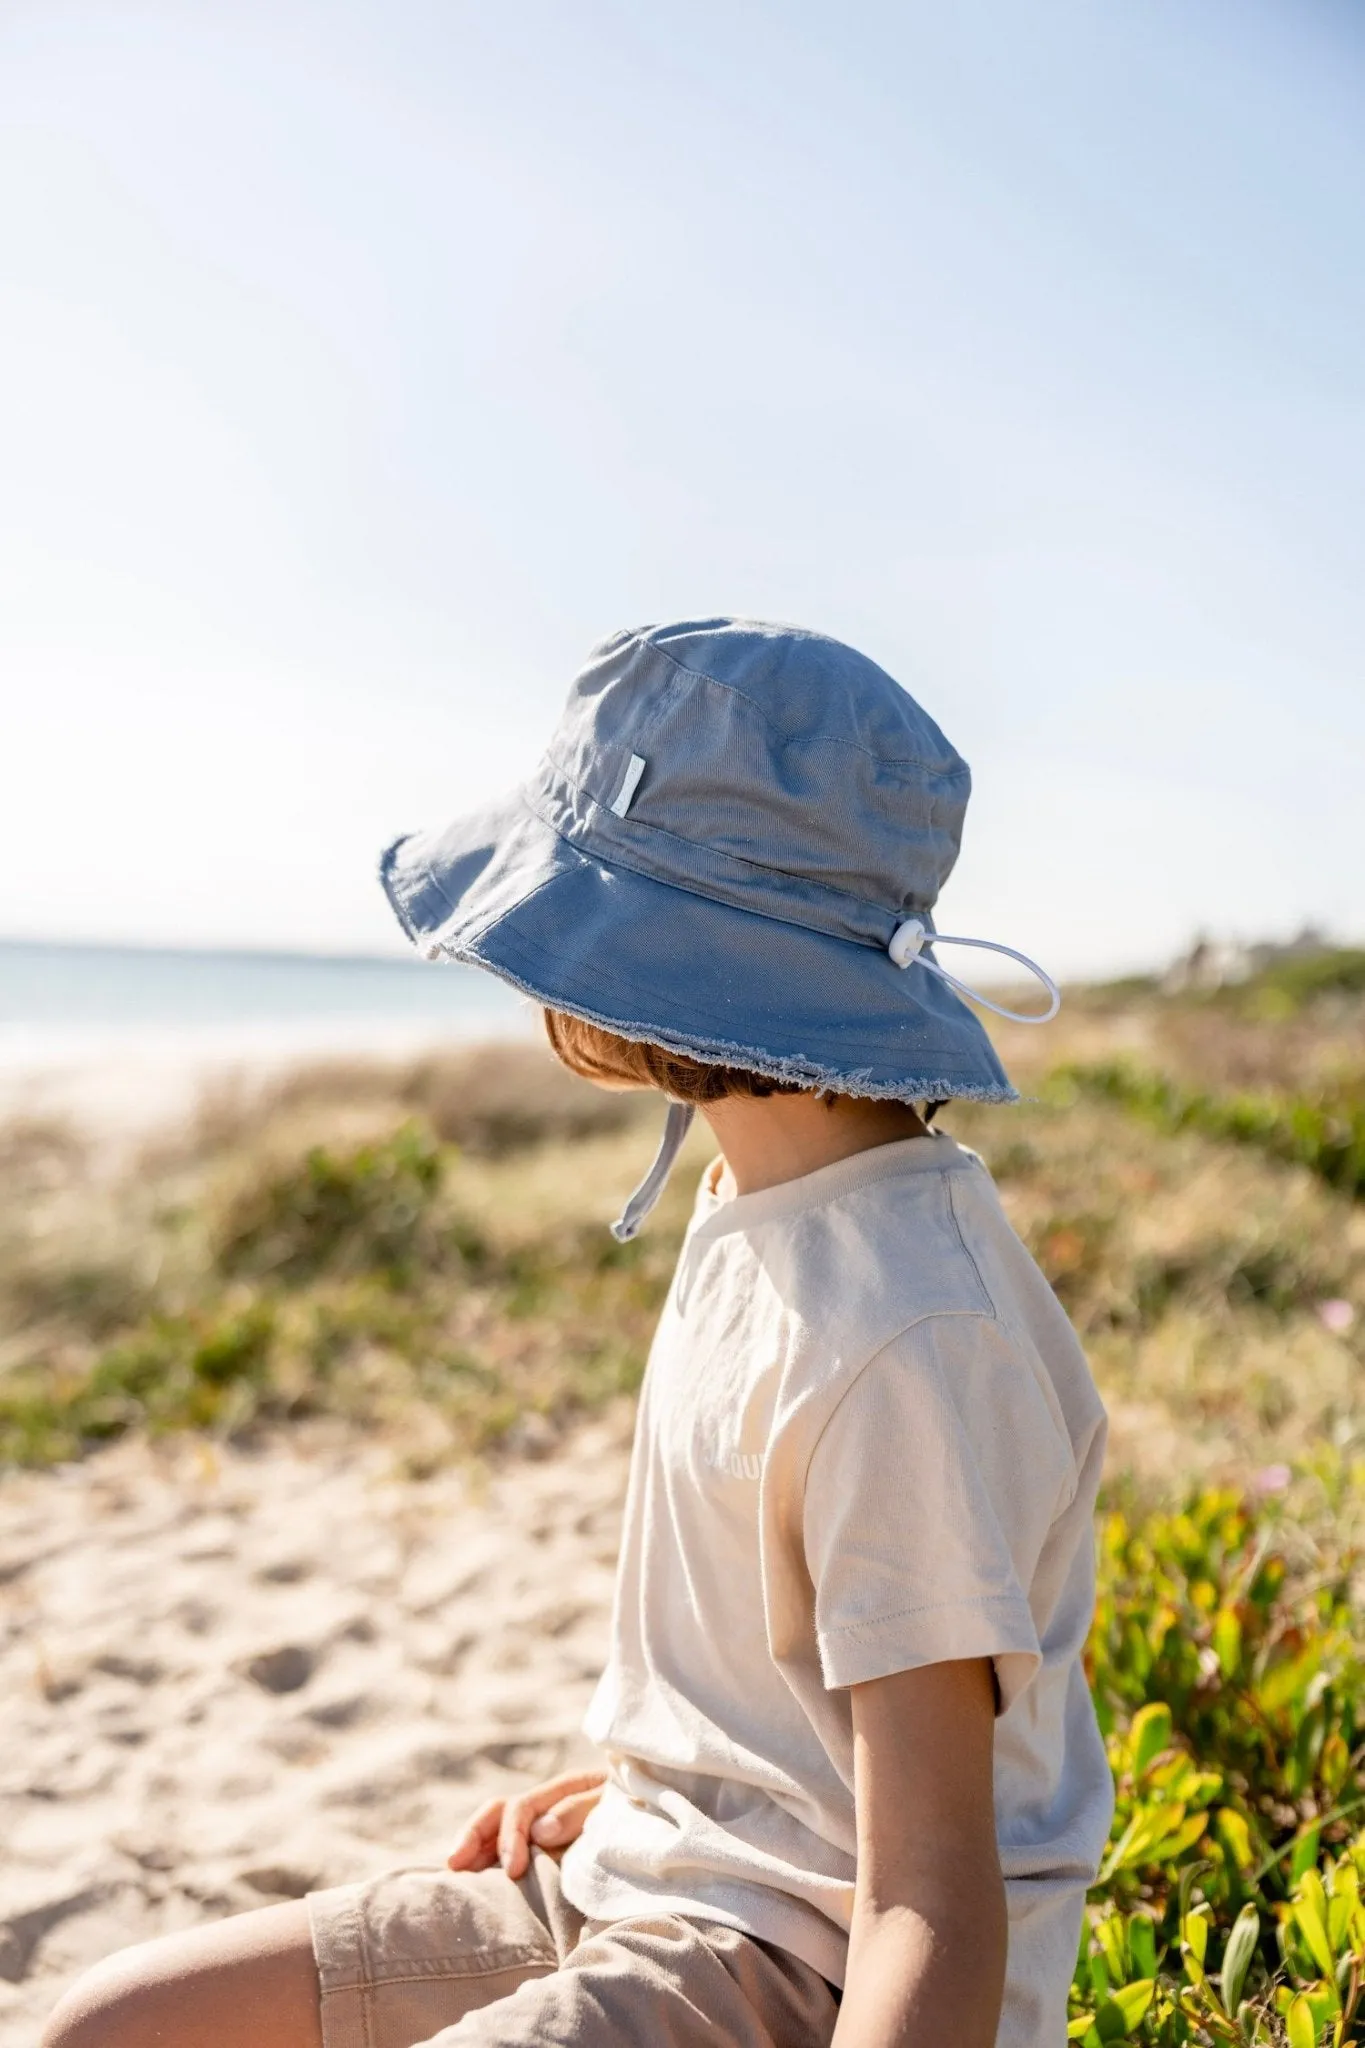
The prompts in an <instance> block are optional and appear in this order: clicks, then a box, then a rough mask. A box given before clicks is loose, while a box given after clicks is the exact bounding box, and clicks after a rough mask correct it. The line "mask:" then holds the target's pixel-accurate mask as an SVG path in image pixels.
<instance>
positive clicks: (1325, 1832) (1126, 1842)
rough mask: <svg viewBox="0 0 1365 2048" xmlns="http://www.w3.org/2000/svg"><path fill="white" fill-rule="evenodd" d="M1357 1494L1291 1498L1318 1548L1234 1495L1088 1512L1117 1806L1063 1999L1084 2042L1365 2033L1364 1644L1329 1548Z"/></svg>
mask: <svg viewBox="0 0 1365 2048" xmlns="http://www.w3.org/2000/svg"><path fill="white" fill-rule="evenodd" d="M1280 1476H1281V1475H1276V1483H1278V1479H1279V1477H1280ZM1362 1481H1365V1473H1361V1472H1357V1471H1351V1472H1342V1471H1336V1472H1335V1474H1334V1477H1333V1480H1332V1483H1331V1484H1330V1486H1327V1487H1324V1485H1323V1483H1322V1481H1321V1479H1320V1480H1319V1481H1318V1482H1317V1483H1316V1484H1315V1483H1314V1482H1312V1481H1309V1482H1305V1483H1304V1485H1303V1487H1302V1488H1301V1492H1302V1496H1303V1497H1302V1498H1301V1499H1300V1501H1298V1502H1297V1503H1296V1506H1297V1507H1298V1509H1299V1511H1300V1514H1304V1513H1305V1512H1306V1513H1307V1514H1308V1515H1310V1516H1311V1518H1312V1523H1313V1533H1312V1536H1311V1537H1306V1536H1305V1531H1304V1529H1303V1527H1302V1526H1301V1525H1300V1524H1299V1523H1298V1521H1297V1518H1294V1519H1291V1517H1290V1516H1289V1515H1288V1514H1287V1513H1286V1512H1285V1510H1284V1509H1283V1508H1282V1507H1281V1508H1272V1507H1270V1506H1267V1505H1264V1504H1263V1505H1262V1506H1261V1507H1260V1508H1255V1507H1253V1506H1250V1505H1248V1503H1247V1502H1246V1500H1245V1499H1243V1498H1242V1497H1240V1496H1239V1495H1238V1494H1237V1493H1234V1492H1232V1491H1230V1490H1206V1491H1203V1492H1200V1493H1197V1494H1195V1495H1193V1496H1192V1497H1191V1498H1190V1499H1189V1500H1188V1501H1187V1502H1186V1503H1185V1504H1184V1505H1183V1506H1182V1507H1181V1508H1180V1509H1179V1510H1177V1511H1175V1512H1160V1511H1155V1512H1148V1513H1147V1514H1145V1515H1141V1516H1138V1517H1136V1518H1134V1517H1131V1516H1130V1515H1127V1514H1124V1513H1122V1512H1119V1511H1118V1510H1111V1511H1110V1512H1109V1513H1108V1514H1107V1515H1106V1516H1104V1517H1103V1518H1102V1521H1101V1528H1100V1583H1099V1600H1098V1604H1097V1611H1096V1618H1095V1626H1094V1631H1093V1635H1092V1638H1091V1646H1090V1662H1091V1677H1092V1683H1093V1686H1094V1690H1095V1697H1096V1700H1097V1703H1098V1706H1099V1710H1100V1716H1101V1721H1102V1724H1103V1725H1104V1727H1105V1731H1106V1736H1107V1741H1108V1749H1109V1758H1110V1762H1111V1764H1112V1766H1113V1769H1114V1776H1115V1781H1116V1785H1117V1792H1118V1802H1117V1811H1116V1814H1115V1820H1114V1828H1113V1833H1112V1836H1111V1840H1110V1846H1109V1852H1108V1855H1107V1857H1106V1860H1105V1863H1104V1866H1103V1868H1102V1870H1101V1873H1100V1881H1099V1884H1098V1885H1097V1886H1096V1888H1095V1890H1094V1892H1093V1893H1092V1894H1091V1904H1090V1908H1089V1911H1088V1915H1087V1926H1086V1932H1085V1936H1084V1939H1083V1942H1082V1948H1081V1956H1080V1961H1079V1965H1078V1968H1077V1973H1076V1980H1075V1985H1074V1988H1073V1994H1072V2010H1073V2025H1072V2028H1071V2036H1072V2038H1073V2039H1075V2040H1079V2041H1083V2042H1085V2043H1086V2044H1088V2048H1094V2044H1095V2043H1097V2042H1104V2041H1118V2040H1132V2041H1141V2042H1148V2043H1152V2044H1157V2043H1161V2044H1163V2048H1164V2044H1173V2043H1177V2042H1180V2043H1184V2042H1200V2043H1204V2042H1211V2041H1226V2042H1237V2043H1247V2044H1249V2043H1253V2042H1283V2041H1286V2040H1287V2041H1288V2042H1290V2043H1291V2044H1294V2043H1297V2042H1299V2041H1303V2042H1305V2043H1309V2044H1318V2043H1320V2042H1324V2041H1325V2042H1332V2043H1340V2042H1344V2041H1355V2040H1358V2039H1360V2038H1361V2036H1362V2030H1363V2029H1365V2012H1362V2011H1361V2010H1360V2004H1361V1995H1362V1972H1365V1909H1362V1904H1361V1898H1360V1891H1361V1883H1362V1879H1365V1829H1362V1822H1363V1821H1365V1771H1363V1770H1362V1763H1363V1761H1365V1745H1362V1739H1361V1738H1362V1734H1363V1733H1365V1730H1363V1729H1362V1726H1361V1718H1360V1717H1361V1713H1362V1709H1365V1698H1362V1683H1363V1682H1365V1646H1363V1645H1362V1641H1361V1637H1360V1630H1359V1624H1358V1622H1357V1621H1356V1618H1355V1616H1354V1614H1353V1604H1354V1603H1353V1600H1352V1593H1351V1579H1352V1573H1353V1570H1354V1567H1355V1560H1354V1558H1353V1557H1351V1556H1350V1555H1349V1554H1347V1553H1345V1552H1343V1551H1341V1550H1340V1549H1338V1548H1337V1547H1336V1544H1337V1537H1336V1528H1337V1524H1338V1521H1339V1516H1340V1510H1341V1506H1342V1493H1343V1490H1346V1489H1349V1490H1355V1489H1358V1488H1359V1487H1360V1485H1361V1483H1362ZM1314 1539H1316V1540H1314Z"/></svg>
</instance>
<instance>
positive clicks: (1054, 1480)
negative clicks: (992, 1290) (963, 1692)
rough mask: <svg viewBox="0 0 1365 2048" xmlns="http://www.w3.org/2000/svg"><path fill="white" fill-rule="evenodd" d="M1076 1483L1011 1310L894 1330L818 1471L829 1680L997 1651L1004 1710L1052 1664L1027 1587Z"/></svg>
mask: <svg viewBox="0 0 1365 2048" xmlns="http://www.w3.org/2000/svg"><path fill="white" fill-rule="evenodd" d="M1075 1484H1076V1472H1075V1463H1074V1459H1073V1457H1072V1454H1071V1446H1070V1442H1069V1440H1068V1438H1067V1436H1066V1434H1065V1430H1064V1428H1063V1425H1062V1423H1061V1420H1060V1416H1059V1415H1058V1414H1057V1413H1056V1412H1055V1410H1054V1407H1053V1404H1052V1402H1051V1401H1050V1400H1049V1397H1048V1393H1047V1392H1046V1391H1045V1389H1044V1386H1043V1384H1042V1382H1041V1379H1040V1376H1039V1371H1038V1368H1037V1367H1036V1365H1035V1363H1034V1362H1033V1361H1032V1360H1031V1359H1030V1358H1029V1357H1028V1356H1027V1355H1026V1353H1025V1352H1024V1351H1023V1350H1022V1348H1021V1347H1020V1346H1019V1344H1018V1343H1017V1341H1016V1340H1014V1339H1013V1338H1012V1337H1010V1336H1009V1334H1008V1333H1007V1332H1006V1331H1005V1330H1004V1329H1003V1328H1002V1326H1001V1325H1000V1324H999V1323H995V1322H991V1321H989V1320H988V1319H986V1318H980V1317H975V1316H953V1317H947V1316H943V1317H934V1318H931V1319H929V1320H927V1321H925V1322H922V1323H918V1324H916V1325H915V1326H914V1327H913V1328H911V1329H909V1330H906V1331H904V1332H903V1333H902V1334H901V1335H900V1336H899V1337H896V1338H895V1339H893V1341H892V1342H891V1343H890V1344H888V1345H887V1346H886V1347H885V1349H884V1350H882V1351H880V1352H878V1353H877V1355H876V1356H875V1357H874V1358H873V1359H871V1360H870V1361H869V1363H868V1364H867V1365H866V1366H864V1367H863V1369H862V1370H861V1371H860V1372H859V1373H858V1375H857V1377H856V1378H855V1379H854V1381H853V1383H852V1385H851V1386H850V1388H849V1389H848V1391H847V1392H846V1393H845V1394H844V1395H843V1396H842V1398H841V1399H840V1401H839V1403H838V1405H837V1407H836V1408H835V1409H834V1412H833V1413H832V1415H831V1416H830V1418H829V1420H828V1422H827V1423H826V1425H825V1427H824V1429H823V1431H822V1433H821V1435H820V1438H819V1441H818V1443H817V1444H816V1447H815V1450H814V1453H813V1455H812V1458H811V1461H810V1465H809V1469H808V1472H807V1477H806V1487H805V1497H804V1503H803V1530H804V1541H805V1550H806V1564H807V1569H808V1570H809V1572H810V1576H811V1579H812V1582H813V1584H814V1587H815V1628H816V1637H817V1641H818V1643H819V1650H820V1662H821V1667H822V1671H823V1675H824V1680H825V1683H826V1685H827V1686H831V1687H833V1686H845V1685H858V1684H861V1683H863V1682H864V1681H866V1680H869V1679H874V1678H886V1677H889V1676H890V1675H891V1674H892V1673H893V1672H897V1671H911V1670H915V1669H917V1668H919V1667H920V1666H921V1665H925V1664H938V1663H944V1662H947V1661H948V1660H950V1659H954V1658H966V1657H990V1658H993V1659H994V1663H995V1671H996V1679H997V1684H998V1687H999V1694H1000V1711H1001V1712H1002V1713H1003V1712H1004V1711H1005V1710H1006V1709H1007V1708H1008V1707H1010V1706H1011V1705H1012V1704H1013V1702H1014V1701H1015V1700H1016V1699H1017V1698H1018V1697H1019V1695H1020V1693H1021V1692H1022V1691H1023V1690H1024V1688H1025V1687H1026V1686H1027V1685H1028V1683H1029V1680H1030V1679H1031V1678H1032V1677H1033V1674H1034V1672H1035V1671H1036V1670H1037V1668H1038V1666H1039V1663H1040V1662H1041V1651H1040V1647H1039V1641H1038V1634H1037V1628H1036V1626H1035V1622H1034V1617H1033V1614H1032V1612H1031V1610H1030V1607H1029V1601H1028V1594H1027V1588H1028V1586H1029V1584H1030V1583H1031V1581H1032V1578H1033V1575H1034V1571H1035V1568H1036V1566H1037V1562H1038V1557H1039V1554H1040V1552H1041V1550H1042V1547H1043V1544H1044V1542H1045V1541H1046V1538H1047V1533H1048V1530H1049V1528H1050V1527H1051V1525H1052V1522H1053V1520H1054V1518H1055V1517H1056V1515H1057V1514H1058V1513H1059V1512H1060V1511H1061V1509H1062V1508H1063V1507H1064V1506H1065V1505H1066V1502H1067V1500H1068V1499H1069V1498H1070V1496H1071V1494H1072V1493H1073V1492H1074V1489H1075Z"/></svg>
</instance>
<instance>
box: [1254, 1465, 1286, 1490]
mask: <svg viewBox="0 0 1365 2048" xmlns="http://www.w3.org/2000/svg"><path fill="white" fill-rule="evenodd" d="M1293 1477H1294V1475H1293V1473H1292V1472H1291V1471H1290V1469H1289V1467H1288V1466H1287V1465H1263V1466H1262V1468H1261V1470H1260V1471H1259V1472H1256V1473H1253V1474H1252V1480H1251V1491H1252V1492H1253V1493H1283V1492H1284V1490H1285V1488H1286V1487H1287V1486H1288V1484H1289V1482H1290V1480H1291V1479H1292V1478H1293Z"/></svg>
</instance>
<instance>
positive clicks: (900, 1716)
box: [834, 1658, 1006, 2048]
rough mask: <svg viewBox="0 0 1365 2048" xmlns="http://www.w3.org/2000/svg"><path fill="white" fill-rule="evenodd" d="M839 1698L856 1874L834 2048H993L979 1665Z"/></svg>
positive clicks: (987, 1689)
mask: <svg viewBox="0 0 1365 2048" xmlns="http://www.w3.org/2000/svg"><path fill="white" fill-rule="evenodd" d="M851 1691H852V1701H853V1739H854V1750H853V1757H854V1792H855V1798H856V1806H857V1826H858V1877H857V1884H856V1887H855V1890H854V1897H853V1926H852V1930H851V1935H850V1941H849V1954H848V1980H847V1983H846V1985H845V1987H844V2000H843V2005H842V2007H841V2009H840V2013H839V2024H838V2026H837V2027H836V2028H835V2031H834V2048H855V2044H856V2048H942V2044H943V2043H944V2042H947V2041H951V2042H952V2043H953V2048H994V2042H995V2037H996V2029H997V2027H998V2026H999V2022H1000V2002H1001V1998H1002V1995H1003V1990H1004V1982H1005V1944H1006V1920H1005V1887H1004V1880H1003V1879H1002V1877H1001V1875H1000V1859H999V1854H998V1852H997V1848H996V1839H995V1809H994V1802H993V1798H992V1755H993V1748H994V1735H995V1686H994V1678H993V1675H992V1671H991V1665H990V1661H989V1659H987V1658H975V1659H972V1660H970V1661H965V1662H958V1663H947V1664H928V1665H925V1666H924V1667H923V1668H922V1669H920V1670H918V1671H899V1672H896V1673H895V1674H894V1676H892V1677H890V1678H878V1679H873V1680H872V1681H870V1682H869V1683H868V1684H866V1685H855V1686H853V1687H852V1689H851Z"/></svg>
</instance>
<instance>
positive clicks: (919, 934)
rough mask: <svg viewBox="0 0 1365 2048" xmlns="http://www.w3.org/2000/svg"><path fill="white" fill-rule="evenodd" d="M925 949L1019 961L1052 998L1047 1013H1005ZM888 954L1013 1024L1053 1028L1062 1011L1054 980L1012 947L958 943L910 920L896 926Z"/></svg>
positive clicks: (983, 941) (985, 941)
mask: <svg viewBox="0 0 1365 2048" xmlns="http://www.w3.org/2000/svg"><path fill="white" fill-rule="evenodd" d="M926 946H978V947H980V949H981V951H982V952H984V953H1004V954H1005V955H1006V956H1007V958H1009V959H1011V960H1017V961H1018V962H1019V965H1020V966H1021V967H1027V969H1028V971H1029V973H1030V974H1036V975H1037V977H1038V979H1039V981H1041V982H1042V984H1043V987H1044V988H1045V989H1046V990H1047V992H1048V995H1049V997H1050V998H1051V1000H1050V1002H1049V1004H1048V1007H1047V1009H1045V1010H1040V1011H1039V1013H1038V1015H1037V1016H1036V1017H1030V1016H1027V1015H1026V1014H1025V1013H1024V1011H1022V1010H1006V1009H1004V1008H1003V1007H1002V1006H1001V1005H1000V1004H999V1003H993V1002H992V1001H991V999H990V997H989V996H983V995H982V994H981V992H980V990H979V989H974V988H968V986H967V984H966V982H965V981H959V980H958V978H957V976H956V975H955V974H949V972H948V970H947V968H946V967H940V966H939V964H938V962H937V960H930V959H929V958H928V957H927V955H926V954H925V952H924V948H925V947H926ZM886 950H887V952H888V953H889V954H890V956H891V962H892V965H893V966H895V967H909V966H911V965H913V963H914V962H915V961H916V960H918V961H919V964H920V966H921V967H927V968H928V970H929V972H930V973H931V974H936V975H937V976H938V978H939V980H940V981H946V982H947V984H948V986H949V988H955V989H956V990H957V992H958V994H959V995H962V996H967V997H969V998H970V1000H971V1001H972V1002H974V1003H980V1005H981V1007H982V1009H983V1010H993V1011H994V1012H995V1014H996V1016H997V1017H1008V1018H1009V1020H1010V1022H1011V1024H1050V1023H1051V1022H1052V1019H1053V1018H1054V1017H1055V1016H1056V1014H1057V1012H1058V1010H1060V1009H1061V1007H1062V992H1061V990H1060V989H1059V988H1058V986H1057V984H1056V982H1055V981H1054V980H1053V979H1052V976H1051V975H1050V974H1049V973H1047V971H1046V970H1045V969H1044V968H1042V967H1040V966H1039V965H1038V962H1037V961H1036V960H1030V959H1029V956H1028V954H1027V953H1017V952H1016V951H1015V949H1014V947H1013V946H1002V945H1001V944H1000V942H999V940H998V939H960V938H959V939H955V938H953V937H951V936H950V934H949V933H947V932H931V931H929V930H927V929H926V927H925V925H924V924H923V923H922V921H921V920H920V919H919V918H917V917H910V918H907V919H906V921H905V923H904V924H898V925H897V926H896V929H895V931H894V932H892V934H891V942H890V944H889V945H888V947H887V949H886Z"/></svg>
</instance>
